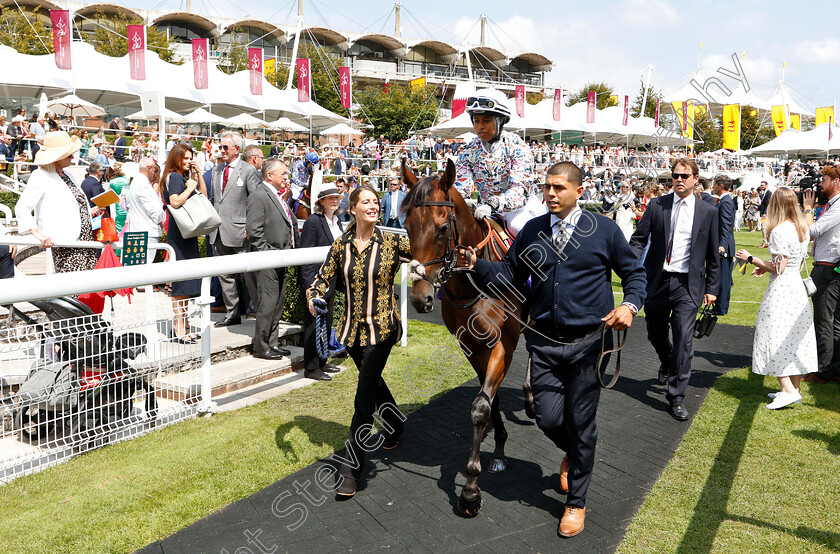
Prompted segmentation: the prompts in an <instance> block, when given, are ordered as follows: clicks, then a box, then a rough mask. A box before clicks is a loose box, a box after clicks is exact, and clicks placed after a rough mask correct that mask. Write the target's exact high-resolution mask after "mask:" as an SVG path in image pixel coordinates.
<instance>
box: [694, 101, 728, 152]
mask: <svg viewBox="0 0 840 554" xmlns="http://www.w3.org/2000/svg"><path fill="white" fill-rule="evenodd" d="M694 139H695V140H702V141H703V142H702V143H698V144H697V145H696V146H695V147H694V149H695V150H696V151H698V152H713V151H715V150H718V149H720V147H721V145H722V144H723V129H722V127H721V124H720V120H719V119H718V118H717V117H715V116H714V115H713V114H712V113H711V112H710V111H708V110H706V111H705V112H695V119H694Z"/></svg>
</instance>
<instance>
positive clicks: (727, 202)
mask: <svg viewBox="0 0 840 554" xmlns="http://www.w3.org/2000/svg"><path fill="white" fill-rule="evenodd" d="M713 188H714V192H715V194H716V195H717V196H718V198H719V200H718V203H717V211H718V240H719V241H720V246H718V252H719V253H720V294H718V297H717V301H716V302H715V313H716V314H717V315H726V314H727V313H728V312H729V298H730V295H731V293H732V284H733V283H732V261H733V260H734V259H735V228H734V227H735V200H733V199H732V196H731V195H730V194H729V191H731V190H732V179H730V178H729V176H727V175H723V174H721V175H716V176H715V184H714V186H713Z"/></svg>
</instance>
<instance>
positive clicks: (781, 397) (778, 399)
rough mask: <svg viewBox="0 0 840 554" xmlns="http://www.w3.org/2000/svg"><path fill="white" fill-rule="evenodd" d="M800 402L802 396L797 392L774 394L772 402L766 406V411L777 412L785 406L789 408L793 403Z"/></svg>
mask: <svg viewBox="0 0 840 554" xmlns="http://www.w3.org/2000/svg"><path fill="white" fill-rule="evenodd" d="M800 400H802V395H801V394H799V393H798V392H791V393H787V392H779V393H776V396H775V397H774V398H773V402H771V403H769V404H767V409H768V410H778V409H779V408H784V407H785V406H789V405H791V404H793V403H794V402H799V401H800Z"/></svg>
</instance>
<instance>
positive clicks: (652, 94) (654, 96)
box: [630, 81, 662, 118]
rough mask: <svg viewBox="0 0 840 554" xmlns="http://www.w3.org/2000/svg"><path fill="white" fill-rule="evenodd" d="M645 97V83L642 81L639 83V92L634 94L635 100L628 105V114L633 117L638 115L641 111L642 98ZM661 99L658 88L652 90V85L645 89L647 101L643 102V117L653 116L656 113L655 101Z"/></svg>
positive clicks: (660, 107)
mask: <svg viewBox="0 0 840 554" xmlns="http://www.w3.org/2000/svg"><path fill="white" fill-rule="evenodd" d="M644 97H645V83H644V81H642V82H641V83H640V84H639V93H638V94H637V95H636V100H634V101H633V105H632V106H631V107H630V115H632V116H633V117H639V114H640V113H641V111H642V99H643V98H644ZM657 100H658V101H660V102H661V101H662V93H661V92H660V91H658V90H654V89H653V87H651V88H649V89H648V90H647V101H646V102H645V117H650V118H653V117H654V116H655V115H656V102H657ZM659 109H660V112H661V110H662V105H661V104H660V106H659Z"/></svg>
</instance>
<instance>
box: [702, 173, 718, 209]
mask: <svg viewBox="0 0 840 554" xmlns="http://www.w3.org/2000/svg"><path fill="white" fill-rule="evenodd" d="M701 181H702V184H703V192H701V193H700V200H702V201H703V202H705V203H706V204H709V205H711V206H714V205H715V198H714V196H712V180H711V179H701ZM715 194H717V193H715Z"/></svg>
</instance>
